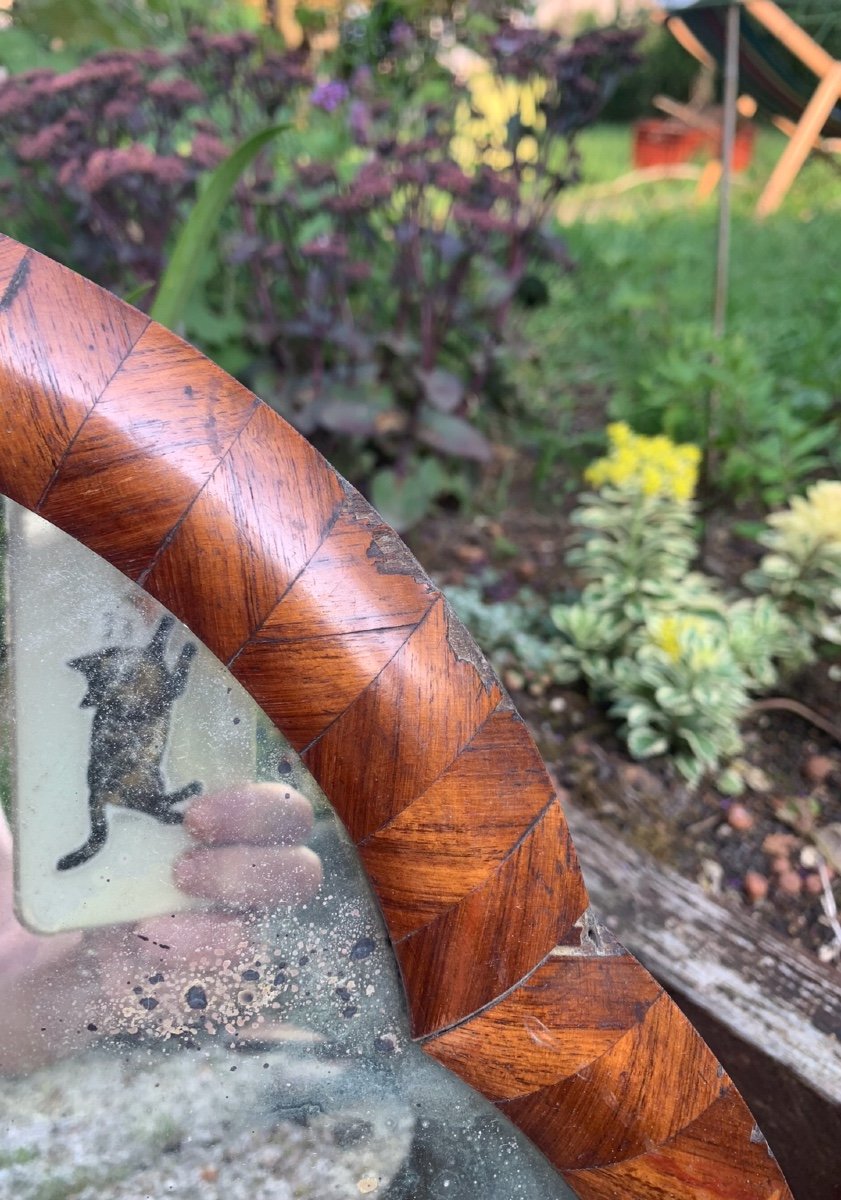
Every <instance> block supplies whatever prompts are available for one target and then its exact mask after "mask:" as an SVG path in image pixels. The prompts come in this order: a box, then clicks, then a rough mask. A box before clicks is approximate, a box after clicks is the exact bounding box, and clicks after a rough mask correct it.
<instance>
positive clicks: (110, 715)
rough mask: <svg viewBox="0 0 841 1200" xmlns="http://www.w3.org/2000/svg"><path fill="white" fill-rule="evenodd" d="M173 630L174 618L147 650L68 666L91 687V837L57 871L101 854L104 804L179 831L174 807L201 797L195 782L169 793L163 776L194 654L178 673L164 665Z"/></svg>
mask: <svg viewBox="0 0 841 1200" xmlns="http://www.w3.org/2000/svg"><path fill="white" fill-rule="evenodd" d="M174 625H175V621H174V620H173V618H172V617H162V618H161V620H160V621H159V622H158V625H157V627H156V629H155V632H154V634H153V635H152V640H151V641H150V642H149V643H148V645H146V646H142V647H135V646H109V647H107V648H106V649H104V650H97V651H96V652H95V653H93V654H84V655H82V657H81V658H74V659H73V660H72V661H71V662H69V663H68V664H67V665H68V666H69V667H72V668H73V670H75V671H81V672H82V674H83V675H84V676H85V679H86V680H87V684H88V690H87V692H86V693H85V695H84V697H83V699H82V701H81V704H80V708H92V709H93V710H94V716H93V728H92V730H91V742H90V760H89V763H88V771H87V780H88V805H89V810H90V821H91V830H90V835H89V837H88V839H87V841H86V842H85V843H84V845H82V846H80V847H79V848H78V850H73V851H72V852H71V853H69V854H65V855H64V857H63V858H60V859H59V861H58V862H57V864H56V866H57V868H58V870H59V871H69V870H71V869H72V868H73V867H78V866H81V864H82V863H86V862H88V861H89V860H90V859H91V858H93V856H94V855H95V854H96V853H97V851H99V850H101V849H102V847H103V846H104V844H105V839H106V838H107V836H108V824H107V821H106V817H105V805H106V804H115V805H121V806H122V807H124V808H131V809H135V810H136V811H138V812H144V813H148V814H149V816H150V817H154V818H155V819H156V820H158V821H161V822H162V823H163V824H165V825H178V824H180V823H181V821H182V820H183V819H184V815H183V813H182V812H181V811H180V810H179V809H178V808H176V805H178V804H180V803H181V802H182V801H183V800H188V799H189V798H190V797H191V796H195V795H198V793H199V792H201V790H202V785H201V784H200V783H198V782H196V781H195V780H194V781H193V782H192V783H188V784H187V785H186V786H184V787H181V788H179V789H178V790H177V791H174V792H167V791H166V786H165V783H164V777H163V774H162V771H161V760H162V758H163V755H164V751H165V749H166V744H167V738H168V736H169V728H170V724H171V721H172V706H173V704H174V703H175V701H176V700H177V699H178V697H179V696H180V695H182V693H183V691H184V688H185V687H186V685H187V676H188V673H189V670H190V663H191V662H192V660H193V657H194V655H195V653H196V647H195V645H194V644H193V643H192V642H191V643H188V644H187V645H186V646H184V647H183V648H182V650H181V652H180V653H179V655H178V658H177V659H176V662H175V666H174V667H173V668H172V669H170V668H169V667H168V666H167V663H166V657H165V654H166V645H167V641H168V640H169V636H170V633H171V632H172V629H173V627H174Z"/></svg>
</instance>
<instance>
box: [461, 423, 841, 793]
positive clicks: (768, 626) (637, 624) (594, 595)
mask: <svg viewBox="0 0 841 1200" xmlns="http://www.w3.org/2000/svg"><path fill="white" fill-rule="evenodd" d="M607 434H608V442H609V447H610V449H609V453H608V454H607V456H605V457H604V458H602V459H599V460H598V461H596V462H595V463H593V464H592V465H591V466H590V467H589V468H588V470H587V471H586V473H585V478H586V481H587V482H588V483H589V484H590V485H591V486H592V488H593V491H592V492H589V493H584V494H582V495H581V496H580V497H579V505H578V507H577V508H576V509H575V511H574V512H573V514H572V518H571V520H572V523H573V525H574V527H575V528H576V530H577V534H576V537H575V543H576V544H575V545H574V547H573V548H572V549H571V550H570V551H569V552H568V553H567V556H566V563H567V566H568V567H569V568H570V579H571V581H574V582H576V583H577V584H578V586H579V593H578V595H577V596H576V597H575V599H574V600H567V601H564V602H562V603H556V604H554V605H551V606H549V608H548V614H549V616H550V617H551V620H552V623H553V624H554V626H555V630H556V631H557V632H559V633H560V635H561V636H560V638H559V637H558V636H557V633H555V634H554V635H552V634H550V633H549V631H548V629H547V628H546V624H545V622H546V615H547V607H546V606H545V605H544V606H541V605H540V603H539V602H538V601H537V598H536V597H535V595H534V593H533V592H532V591H531V590H530V589H528V588H524V589H521V590H519V591H518V592H517V593H516V594H514V595H512V596H509V597H507V598H506V599H504V600H503V601H502V602H501V603H500V602H497V603H493V589H494V585H495V581H494V580H493V579H491V580H490V581H488V580H485V581H478V583H476V584H474V585H473V586H472V587H465V586H464V585H462V586H460V587H455V588H450V589H448V594H449V596H450V599H451V601H452V603H453V604H454V605H455V607H456V609H457V611H458V612H459V615H460V616H461V617H462V619H463V620H465V621H466V623H467V624H468V625H469V626H470V627H471V628H473V629H474V631H475V632H476V635H477V637H479V639H480V641H481V643H482V645H483V646H484V647H485V648H486V650H487V651H488V652H489V653H490V654H491V656H492V657H493V658H494V660H495V661H496V663H497V665H498V667H499V669H500V670H501V671H502V673H503V677H504V678H505V677H506V674H507V675H508V677H509V679H510V678H511V673H512V670H513V671H514V672H515V675H514V682H515V683H519V686H521V687H522V686H523V685H524V684H525V683H526V682H531V683H532V684H534V683H537V684H538V685H539V690H542V689H544V688H545V687H547V686H549V685H550V684H552V683H555V684H562V685H563V684H570V683H575V682H577V681H578V680H583V681H584V683H585V684H586V686H587V688H588V690H589V692H590V694H591V696H592V697H593V699H594V700H596V701H597V702H599V703H600V704H602V705H604V707H605V708H606V709H607V712H608V714H609V715H610V716H611V717H612V718H614V720H616V721H617V722H618V727H619V732H620V734H621V736H622V738H623V739H624V741H625V742H626V744H627V747H628V750H629V752H630V754H631V755H632V757H634V758H637V759H645V758H650V757H652V756H656V755H664V754H668V755H669V756H670V757H671V759H672V761H673V762H674V764H675V766H676V767H677V769H678V770H679V771H680V772H681V774H682V775H683V776H684V778H685V779H686V780H687V782H688V783H689V784H690V785H692V786H693V787H694V786H697V785H698V784H699V782H700V781H701V779H702V777H703V776H704V775H705V774H706V773H707V772H709V771H713V772H716V773H717V785H718V787H719V789H720V790H722V791H724V792H726V793H728V794H731V795H732V794H738V793H739V792H740V791H741V790H742V788H743V787H744V782H743V780H742V778H741V776H740V774H739V772H738V770H737V769H735V768H734V767H733V766H731V762H732V760H733V759H735V758H736V757H737V756H738V755H739V754H740V752H741V750H742V748H743V742H742V736H741V731H740V725H741V722H742V720H743V719H744V717H745V716H746V714H747V713H748V711H749V709H750V706H751V703H752V699H753V698H754V697H756V696H758V695H762V694H764V693H767V692H768V691H769V690H770V689H772V688H774V687H776V686H777V685H778V684H780V683H781V682H783V681H786V680H788V679H789V678H790V677H791V676H792V675H793V673H794V672H795V671H797V670H798V669H800V668H802V667H803V666H805V665H807V664H809V663H812V662H814V661H815V660H816V659H817V657H818V656H819V654H820V653H821V652H822V651H823V649H824V648H825V647H826V646H827V645H828V646H830V647H831V646H835V645H838V644H839V643H841V483H838V482H833V481H822V482H820V483H818V484H815V485H814V486H813V487H812V488H810V489H809V492H808V495H807V497H805V498H802V497H796V498H795V499H794V500H793V501H792V503H791V505H790V506H789V507H788V508H786V509H785V510H783V511H780V512H776V513H773V514H771V516H769V518H768V521H767V524H766V525H765V527H764V528H763V530H762V531H761V533H760V536H759V541H760V543H761V544H762V545H764V546H765V547H767V548H768V549H769V550H770V553H768V554H765V555H764V556H763V558H762V560H761V562H760V565H759V567H758V568H757V569H755V570H754V571H752V572H750V573H749V574H748V575H747V576H746V577H745V578H744V579H743V580H742V584H741V587H740V588H739V589H738V590H737V589H735V588H725V587H723V586H722V585H721V583H720V582H719V581H717V580H716V579H714V578H713V577H711V576H709V575H706V574H703V573H701V572H699V571H697V570H694V569H693V567H694V564H695V562H696V560H697V558H698V554H699V547H698V532H699V525H698V520H697V509H696V505H695V501H694V496H695V489H696V486H697V481H698V467H699V465H700V460H701V454H700V451H699V450H698V448H697V447H696V446H694V445H691V444H687V445H679V444H676V443H674V442H672V441H671V440H670V439H669V438H667V437H665V436H664V435H662V434H661V435H657V436H655V437H646V436H645V435H638V434H634V433H633V432H632V430H631V429H630V428H629V426H627V425H626V424H625V423H623V422H618V423H614V424H612V425H610V426H609V427H608V430H607ZM751 592H752V593H753V594H750V593H751ZM518 666H519V667H520V669H521V670H525V672H526V673H527V674H525V675H522V676H521V677H520V679H517V676H516V671H517V668H518Z"/></svg>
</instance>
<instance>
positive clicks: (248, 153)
mask: <svg viewBox="0 0 841 1200" xmlns="http://www.w3.org/2000/svg"><path fill="white" fill-rule="evenodd" d="M288 128H289V126H288V125H272V126H271V127H270V128H268V129H261V130H260V131H259V132H258V133H255V134H253V135H252V136H251V137H250V138H246V140H245V141H244V142H243V143H242V144H241V145H240V146H237V148H236V150H234V152H233V154H231V155H230V156H229V157H228V158H226V159H225V161H224V162H222V163H220V164H219V166H218V167H217V168H216V169H215V171H213V173H212V174H211V175H210V178H209V179H208V181H207V186H206V187H205V188H204V190H203V192H202V194H201V196H199V198H198V200H197V201H196V203H195V205H194V207H193V210H192V212H191V213H190V215H189V217H188V218H187V220H186V222H185V224H184V227H183V229H182V230H181V232H180V233H179V235H178V238H177V240H176V243H175V247H174V249H173V251H172V254H171V256H170V259H169V262H168V264H167V267H166V270H165V271H164V273H163V278H162V279H161V282H160V286H159V288H158V294H157V296H156V297H155V302H154V304H153V305H152V310H151V313H150V316H151V317H152V320H153V321H159V322H160V323H161V325H166V326H168V327H169V328H170V329H172V328H175V327H176V325H177V324H178V322H179V321H180V320H181V318H182V315H183V313H184V310H185V308H186V305H187V301H188V300H189V299H190V295H191V293H192V291H193V288H194V287H195V286H196V281H197V279H198V277H199V271H200V269H201V262H202V258H203V257H204V254H205V252H206V250H207V248H208V246H210V244H211V242H212V241H213V238H214V237H215V236H216V231H217V229H218V226H219V220H220V218H221V216H222V213H223V212H224V210H225V205H226V204H227V203H228V200H229V199H230V195H231V192H232V191H233V190H234V188H235V187H236V184H237V181H238V180H239V178H240V176H241V175H242V173H243V172H244V171H245V169H246V168H247V167H248V165H249V164H250V162H251V161H252V159H253V158H255V156H256V155H257V154H258V153H259V152H260V150H262V148H263V147H264V146H265V145H266V143H267V142H270V141H271V140H272V139H273V138H276V137H277V136H278V134H281V133H283V132H285V130H286V129H288Z"/></svg>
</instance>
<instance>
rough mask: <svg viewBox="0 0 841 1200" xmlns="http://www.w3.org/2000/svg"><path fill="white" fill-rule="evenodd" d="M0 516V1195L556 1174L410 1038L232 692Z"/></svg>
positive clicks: (380, 947) (399, 1193)
mask: <svg viewBox="0 0 841 1200" xmlns="http://www.w3.org/2000/svg"><path fill="white" fill-rule="evenodd" d="M6 525H7V554H6V557H7V604H6V626H5V632H6V636H5V639H4V640H5V643H6V644H7V645H8V653H6V654H5V655H4V660H3V661H4V669H3V679H2V687H3V697H4V706H3V707H4V710H5V713H4V734H5V736H4V739H3V741H4V745H5V746H7V747H9V749H10V752H9V753H8V754H6V755H5V756H4V769H3V771H2V781H3V808H4V812H5V814H6V816H5V818H4V820H3V822H2V826H0V1014H2V1016H1V1017H0V1129H2V1138H1V1139H0V1198H3V1200H5V1198H6V1197H8V1198H9V1200H11V1198H12V1197H14V1198H15V1200H65V1198H66V1200H70V1197H74V1198H75V1200H117V1198H125V1200H137V1198H138V1197H145V1196H150V1197H156V1198H157V1197H163V1196H167V1197H170V1196H171V1197H176V1198H180V1197H183V1198H184V1200H187V1197H189V1198H190V1200H195V1197H196V1196H201V1197H208V1198H210V1200H215V1198H216V1197H219V1198H221V1197H225V1200H238V1198H240V1197H242V1198H245V1197H248V1198H249V1200H261V1198H265V1200H269V1198H271V1200H287V1197H288V1198H289V1200H292V1198H293V1197H295V1198H308V1197H312V1198H313V1200H316V1198H318V1200H323V1198H325V1197H334V1196H335V1197H357V1196H360V1195H366V1194H367V1195H374V1196H376V1197H387V1198H388V1200H403V1198H405V1200H408V1198H409V1197H412V1198H417V1200H423V1198H425V1197H446V1198H447V1200H462V1198H467V1197H471V1198H472V1197H476V1196H482V1197H498V1198H499V1200H520V1198H523V1200H526V1198H534V1200H537V1198H538V1197H540V1198H541V1200H544V1198H548V1200H551V1198H553V1197H559V1198H565V1197H571V1196H572V1195H573V1193H572V1192H571V1191H570V1189H569V1188H568V1187H567V1185H566V1184H565V1183H564V1182H563V1181H562V1180H561V1178H560V1176H559V1175H558V1174H557V1173H556V1172H555V1171H554V1170H553V1169H552V1168H551V1167H550V1166H549V1164H548V1162H547V1161H546V1160H545V1159H544V1158H543V1156H542V1155H541V1154H540V1153H539V1152H538V1151H537V1150H535V1149H534V1147H533V1146H532V1145H531V1144H530V1143H529V1142H528V1141H527V1140H526V1139H525V1138H524V1137H523V1135H521V1134H520V1133H519V1132H518V1131H517V1130H516V1129H515V1128H514V1127H513V1126H512V1125H511V1124H510V1123H509V1122H508V1121H507V1120H505V1119H504V1118H503V1117H501V1116H500V1115H499V1113H498V1112H497V1111H496V1110H495V1109H494V1108H493V1107H492V1106H491V1105H490V1104H488V1103H487V1102H486V1101H485V1100H483V1099H482V1098H481V1097H480V1096H479V1095H478V1094H477V1093H475V1092H473V1091H472V1090H471V1089H469V1088H467V1087H466V1086H465V1085H463V1084H462V1083H461V1082H459V1081H458V1080H457V1079H456V1078H455V1077H454V1076H452V1075H451V1074H450V1073H449V1072H447V1071H446V1070H444V1069H443V1068H442V1067H440V1066H439V1065H437V1064H436V1063H434V1062H432V1061H431V1060H430V1059H429V1058H427V1056H426V1055H425V1054H424V1053H423V1051H422V1050H421V1049H420V1047H419V1046H418V1045H417V1044H416V1043H414V1042H413V1041H412V1040H411V1038H410V1036H409V1030H408V1022H407V1017H406V1011H405V1004H404V999H403V993H402V988H401V984H400V980H399V976H398V971H397V967H396V963H395V959H394V956H393V953H392V951H391V947H390V945H389V942H388V937H387V934H386V931H385V927H384V925H383V922H382V920H381V918H380V914H379V912H378V909H377V905H376V901H375V899H374V897H373V894H372V892H371V890H370V888H369V887H368V884H367V881H366V879H365V876H364V873H363V871H362V869H361V867H360V864H359V861H358V857H357V855H356V851H355V849H354V847H353V846H352V844H351V843H350V841H349V839H348V838H347V836H346V835H345V833H344V830H343V829H342V827H341V825H340V823H339V822H338V820H337V819H336V817H335V816H334V814H333V810H332V809H331V807H330V805H329V803H328V802H327V800H326V798H325V797H324V795H323V794H322V793H321V791H320V790H319V788H318V786H317V784H316V783H315V781H314V779H313V778H312V776H311V775H309V773H308V772H307V771H306V770H305V769H304V767H303V766H302V764H301V762H300V760H299V759H298V757H297V755H296V754H295V752H294V751H293V750H292V749H291V747H290V746H289V744H288V743H287V742H286V741H285V739H284V738H283V737H282V736H281V734H280V733H279V732H278V731H277V730H276V729H275V728H274V727H273V726H272V725H271V724H270V722H269V721H268V719H267V718H266V717H265V716H264V714H263V713H262V712H261V711H260V710H259V708H258V707H257V706H256V705H255V704H254V702H253V701H252V700H251V698H250V697H249V696H248V695H247V693H246V692H245V691H244V690H243V689H242V688H241V687H240V685H239V684H238V683H237V682H236V681H235V680H234V679H233V677H232V676H231V675H230V674H229V672H228V671H227V670H226V669H225V668H224V667H223V666H222V665H221V663H219V662H218V660H217V659H215V658H214V656H213V655H212V654H211V653H210V652H209V651H208V650H207V649H206V648H205V647H204V646H202V645H201V644H199V643H198V641H197V639H195V638H194V637H193V636H192V634H191V633H190V632H189V631H188V630H187V629H186V628H185V627H184V626H183V625H181V624H180V623H179V622H177V621H176V620H175V619H174V618H173V617H172V616H171V615H170V614H168V613H167V612H165V610H164V609H162V608H161V606H160V605H159V604H157V602H155V601H154V600H152V599H151V598H150V597H149V596H148V595H147V594H146V593H145V592H143V591H142V590H141V589H140V588H139V587H137V586H136V585H135V584H133V583H131V582H130V581H129V580H128V579H126V578H125V577H124V576H123V575H121V574H120V573H119V572H117V571H116V570H114V568H112V567H111V566H109V565H108V564H107V563H106V562H105V561H104V560H102V559H100V558H99V557H98V556H97V555H95V554H94V553H93V552H91V551H90V550H88V549H86V548H85V547H83V546H82V545H80V544H79V543H78V542H76V541H74V540H73V539H72V538H70V537H68V536H67V535H66V534H64V533H62V532H61V531H60V530H58V529H57V528H55V527H54V526H52V525H50V524H48V523H47V522H45V521H43V520H41V519H40V518H38V517H36V516H34V515H33V514H31V513H29V512H28V511H27V510H24V509H21V508H19V507H18V506H16V505H14V504H12V503H11V502H7V508H6ZM196 570H197V572H199V573H200V572H201V563H200V562H197V563H196Z"/></svg>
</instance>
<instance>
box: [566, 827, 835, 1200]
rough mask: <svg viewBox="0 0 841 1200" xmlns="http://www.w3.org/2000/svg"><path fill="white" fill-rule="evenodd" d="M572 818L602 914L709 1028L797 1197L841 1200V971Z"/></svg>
mask: <svg viewBox="0 0 841 1200" xmlns="http://www.w3.org/2000/svg"><path fill="white" fill-rule="evenodd" d="M567 818H568V820H569V825H570V829H571V831H572V834H573V838H574V841H575V845H576V847H577V849H578V852H579V855H580V858H581V863H582V869H583V873H584V878H585V882H586V885H587V888H588V891H589V893H590V896H591V898H592V900H593V904H594V906H595V907H596V908H597V909H598V910H599V914H600V916H601V917H603V919H604V920H605V922H606V923H607V924H608V925H609V926H610V928H611V929H612V930H613V931H614V932H615V933H616V935H617V936H618V937H619V938H621V940H622V942H623V943H624V944H625V945H627V946H628V948H629V949H630V950H631V951H632V952H633V953H634V954H635V955H636V956H637V957H638V958H639V959H640V960H641V961H642V962H643V963H644V964H645V965H646V966H647V967H648V969H649V970H650V971H651V972H652V973H653V974H654V975H655V976H656V977H657V978H658V979H659V980H660V981H661V982H662V983H663V984H664V985H665V987H666V988H667V989H668V990H669V992H670V993H671V994H672V995H673V996H674V997H675V998H676V999H677V1000H678V1002H679V1003H680V1004H681V1007H683V1008H684V1010H685V1011H686V1012H687V1013H688V1015H689V1016H690V1017H691V1019H692V1020H693V1021H694V1023H695V1024H696V1025H697V1026H699V1027H700V1028H701V1031H702V1032H703V1034H704V1036H705V1038H706V1039H707V1041H708V1042H709V1044H710V1045H711V1047H712V1049H713V1050H714V1051H715V1053H716V1054H717V1056H718V1057H719V1058H720V1059H721V1061H722V1062H723V1063H724V1066H725V1067H726V1069H727V1070H728V1072H729V1073H730V1074H731V1075H732V1076H733V1079H734V1082H735V1083H736V1085H737V1086H738V1087H739V1089H740V1091H741V1092H742V1093H743V1095H744V1096H745V1099H746V1100H747V1102H748V1104H749V1105H750V1106H751V1108H752V1109H753V1110H754V1111H755V1112H756V1114H757V1116H760V1117H761V1118H762V1128H763V1132H764V1133H765V1135H766V1137H767V1138H768V1140H769V1143H770V1145H771V1148H772V1150H773V1151H774V1153H775V1154H776V1155H777V1157H778V1158H779V1160H780V1163H781V1165H782V1166H783V1169H784V1170H785V1171H786V1174H787V1176H788V1178H789V1180H790V1182H791V1184H792V1186H793V1187H794V1188H795V1192H796V1194H797V1195H800V1196H803V1197H806V1196H808V1197H809V1200H837V1198H838V1195H839V1189H838V1173H837V1169H838V1155H839V1147H841V972H839V971H838V970H837V969H833V968H829V967H825V966H823V965H822V964H821V963H819V962H818V961H817V960H816V959H814V958H812V957H810V956H809V955H807V954H805V953H803V952H802V951H800V950H798V949H797V948H796V947H793V946H791V945H790V944H789V943H787V942H784V941H783V940H782V939H781V938H779V937H777V936H776V935H775V934H773V933H772V932H770V931H769V930H767V929H766V928H765V927H764V926H763V925H762V924H761V923H760V922H759V921H758V920H757V919H756V917H755V916H754V915H753V914H751V913H750V912H749V911H748V910H746V909H744V908H742V907H741V906H740V905H738V904H734V905H733V906H732V907H730V906H726V905H725V904H723V903H721V902H720V901H719V900H717V899H715V898H714V897H712V896H709V895H707V894H706V893H705V892H704V891H703V890H702V889H701V888H700V887H699V886H698V885H697V884H695V883H693V882H692V881H691V880H687V879H685V878H684V877H683V876H681V875H678V874H677V873H676V872H675V871H672V870H670V869H668V868H667V867H663V866H661V865H660V864H658V863H656V862H655V861H654V860H653V859H651V858H650V857H649V856H648V855H646V854H644V853H642V852H641V851H639V850H636V849H634V848H633V847H632V846H630V845H627V844H624V843H623V842H622V841H621V840H620V839H619V838H618V837H617V835H616V833H615V831H613V830H610V829H608V828H606V827H605V826H604V825H601V824H599V822H598V821H596V820H594V819H593V818H592V817H591V816H588V815H585V814H583V813H581V812H580V811H578V810H576V809H573V808H571V807H570V806H569V805H568V806H567ZM798 1185H801V1186H802V1190H801V1187H799V1186H798Z"/></svg>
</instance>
